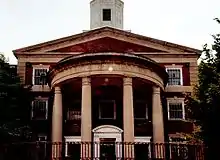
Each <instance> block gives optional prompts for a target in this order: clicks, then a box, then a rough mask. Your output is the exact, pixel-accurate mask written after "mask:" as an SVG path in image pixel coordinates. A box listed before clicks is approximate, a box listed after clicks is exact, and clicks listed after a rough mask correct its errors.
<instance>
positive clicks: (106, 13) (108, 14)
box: [102, 9, 111, 21]
mask: <svg viewBox="0 0 220 160" xmlns="http://www.w3.org/2000/svg"><path fill="white" fill-rule="evenodd" d="M102 16H103V21H111V9H103V10H102Z"/></svg>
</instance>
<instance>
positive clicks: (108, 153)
mask: <svg viewBox="0 0 220 160" xmlns="http://www.w3.org/2000/svg"><path fill="white" fill-rule="evenodd" d="M115 141H116V139H115V138H101V139H100V160H115V159H116V150H115V149H116V147H115Z"/></svg>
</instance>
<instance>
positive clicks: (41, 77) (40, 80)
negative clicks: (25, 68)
mask: <svg viewBox="0 0 220 160" xmlns="http://www.w3.org/2000/svg"><path fill="white" fill-rule="evenodd" d="M46 75H47V69H35V70H34V84H35V85H46V84H47V83H46Z"/></svg>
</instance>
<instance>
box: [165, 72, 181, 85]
mask: <svg viewBox="0 0 220 160" xmlns="http://www.w3.org/2000/svg"><path fill="white" fill-rule="evenodd" d="M166 70H167V73H168V76H169V78H168V85H182V83H183V82H182V81H183V80H182V68H167V69H166Z"/></svg>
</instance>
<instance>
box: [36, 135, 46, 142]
mask: <svg viewBox="0 0 220 160" xmlns="http://www.w3.org/2000/svg"><path fill="white" fill-rule="evenodd" d="M40 138H44V139H45V140H44V141H41V140H40ZM37 141H38V142H46V141H47V136H46V135H38V136H37Z"/></svg>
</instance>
